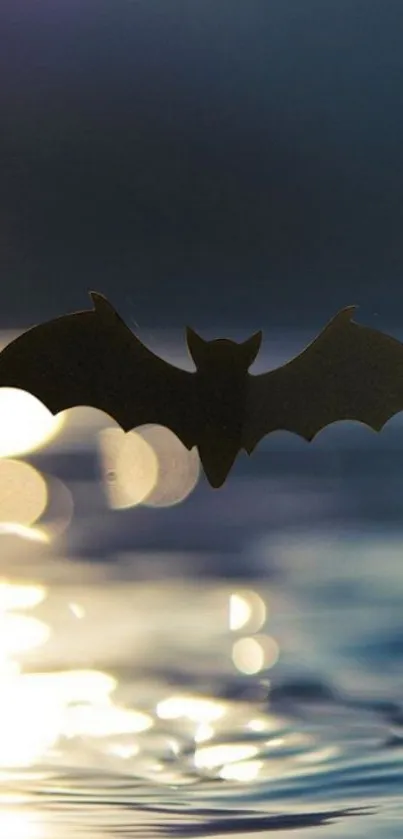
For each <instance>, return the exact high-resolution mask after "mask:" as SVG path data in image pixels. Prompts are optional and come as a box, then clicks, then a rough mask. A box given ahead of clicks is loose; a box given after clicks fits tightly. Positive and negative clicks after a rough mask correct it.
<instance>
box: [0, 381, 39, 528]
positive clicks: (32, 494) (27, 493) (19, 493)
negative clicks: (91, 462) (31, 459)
mask: <svg viewBox="0 0 403 839" xmlns="http://www.w3.org/2000/svg"><path fill="white" fill-rule="evenodd" d="M0 393H1V388H0ZM47 500H48V491H47V486H46V481H45V479H44V478H43V476H42V475H41V474H40V472H38V470H37V469H34V467H33V466H30V465H29V463H24V462H23V461H20V460H0V521H2V522H13V523H14V522H16V523H19V524H23V525H30V524H33V523H34V522H35V521H36V520H37V519H38V518H39V516H40V515H41V514H42V513H43V511H44V509H45V507H46V504H47Z"/></svg>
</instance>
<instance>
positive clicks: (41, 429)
mask: <svg viewBox="0 0 403 839" xmlns="http://www.w3.org/2000/svg"><path fill="white" fill-rule="evenodd" d="M64 423H65V417H64V415H63V414H58V415H57V416H56V417H54V416H53V414H51V412H50V411H49V410H48V409H47V408H46V407H45V405H43V404H42V402H40V401H39V399H36V397H35V396H32V395H31V394H30V393H26V391H24V390H17V389H15V388H8V387H3V388H0V457H15V456H17V455H22V454H27V452H32V451H35V450H36V449H39V448H40V447H41V446H43V445H44V444H45V443H48V442H49V441H50V440H51V439H52V438H53V437H55V435H56V434H58V433H59V431H61V429H62V427H63V425H64Z"/></svg>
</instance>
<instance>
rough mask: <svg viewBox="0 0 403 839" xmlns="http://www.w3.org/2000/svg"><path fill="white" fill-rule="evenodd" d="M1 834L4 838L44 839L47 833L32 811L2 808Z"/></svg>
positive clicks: (0, 819)
mask: <svg viewBox="0 0 403 839" xmlns="http://www.w3.org/2000/svg"><path fill="white" fill-rule="evenodd" d="M0 836H1V837H2V839H44V836H45V834H44V830H43V827H41V825H40V824H39V823H38V821H37V820H36V819H34V816H33V815H32V814H31V813H26V812H19V811H18V810H0Z"/></svg>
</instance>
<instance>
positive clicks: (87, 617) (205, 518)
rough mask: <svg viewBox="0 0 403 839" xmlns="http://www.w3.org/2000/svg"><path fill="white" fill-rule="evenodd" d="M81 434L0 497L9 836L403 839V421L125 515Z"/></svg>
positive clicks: (271, 455) (264, 460) (279, 445)
mask: <svg viewBox="0 0 403 839" xmlns="http://www.w3.org/2000/svg"><path fill="white" fill-rule="evenodd" d="M69 423H70V424H69ZM69 423H68V424H67V425H66V428H65V429H64V431H63V433H62V434H60V435H59V437H57V438H55V439H54V440H53V441H52V442H49V444H48V445H45V446H44V447H43V448H42V449H41V450H40V451H39V452H37V453H35V454H32V455H30V454H27V455H25V456H22V457H20V458H17V462H18V463H19V464H21V463H23V464H25V463H30V464H31V465H32V466H33V472H35V474H36V475H37V476H42V478H43V479H44V480H45V481H46V484H47V487H48V493H49V498H48V507H47V511H45V512H43V511H42V512H41V514H40V515H39V516H37V517H36V518H37V521H36V522H35V523H33V519H35V516H34V514H33V513H32V512H31V513H30V514H29V515H30V522H29V523H28V522H26V521H25V520H24V518H23V516H22V515H21V516H20V518H18V516H19V512H18V511H19V505H20V507H21V504H22V499H23V497H25V496H24V493H25V494H26V493H27V486H28V487H29V486H30V484H29V481H30V480H31V478H29V480H28V473H26V477H24V476H22V473H20V474H19V475H18V479H19V480H20V481H22V484H23V485H22V484H21V488H20V489H19V492H18V493H16V491H15V490H13V492H11V490H10V486H11V484H10V483H8V484H7V486H8V487H9V492H8V496H7V497H6V493H5V492H4V491H3V495H2V497H1V498H0V501H1V503H0V511H1V509H2V507H1V504H3V508H4V505H6V506H7V505H8V506H7V509H8V510H10V509H13V510H14V509H15V510H16V511H17V512H16V518H17V521H16V522H14V524H13V527H11V524H12V523H10V522H6V525H7V526H4V527H3V533H2V535H1V536H0V539H1V542H0V548H1V556H0V573H1V576H2V583H1V585H0V682H1V691H0V767H1V768H0V771H1V781H2V783H1V787H0V796H1V802H0V836H1V837H3V836H4V837H5V839H48V837H52V838H53V837H55V836H57V837H58V839H69V837H79V839H80V837H86V839H109V837H130V836H141V837H164V836H165V837H206V836H210V837H221V836H222V837H224V836H228V835H238V836H240V837H248V836H250V837H252V836H257V835H259V834H261V835H267V834H268V833H270V832H271V831H282V835H283V836H285V837H287V836H290V837H291V836H293V837H294V836H299V835H301V836H304V837H316V836H317V835H323V836H340V837H346V836H347V837H349V836H351V837H356V836H357V837H377V839H378V837H379V836H382V837H387V839H389V837H390V839H392V838H393V837H400V836H401V819H402V816H403V805H402V801H403V797H402V784H403V700H402V695H403V691H402V689H403V619H402V614H403V562H402V555H403V533H402V529H401V516H402V512H403V484H402V478H401V475H400V471H401V470H400V463H399V447H400V446H401V442H400V439H401V419H400V418H399V417H397V418H396V419H395V420H393V421H392V422H391V423H390V424H389V426H388V427H387V428H386V429H385V431H384V433H383V434H382V435H380V436H379V437H378V436H375V435H373V434H372V433H371V432H369V431H368V430H367V429H363V428H360V427H356V426H354V427H352V426H350V425H348V426H347V425H345V426H344V425H343V426H340V425H339V426H337V427H334V428H331V429H328V431H327V432H325V433H324V434H323V435H321V436H320V437H319V438H318V441H317V443H316V444H313V445H312V446H307V445H306V444H305V443H304V442H303V441H299V440H298V439H296V438H292V437H291V436H290V435H284V436H282V435H279V436H278V435H277V436H276V435H273V437H272V438H271V439H269V440H268V441H267V442H266V444H265V445H264V446H263V447H262V449H261V450H260V451H259V452H258V453H257V454H256V456H255V457H254V458H252V459H251V460H250V461H249V460H247V459H246V458H245V459H242V460H240V463H239V464H238V466H237V468H236V469H235V472H234V474H233V476H232V477H231V478H230V480H229V482H228V484H227V485H226V486H225V487H224V488H223V490H220V491H219V492H214V491H212V490H210V489H209V488H208V487H207V486H206V485H205V483H204V482H203V481H202V480H201V481H199V483H198V484H197V486H196V487H195V488H194V489H193V490H192V492H191V493H190V494H189V495H188V497H187V498H186V500H184V501H183V502H182V503H177V504H175V506H168V507H158V506H157V507H155V506H154V507H146V506H141V505H140V506H135V507H129V508H128V509H123V507H124V505H123V504H122V509H116V506H118V505H115V509H113V504H112V501H111V499H112V500H113V498H116V493H115V495H114V496H113V498H112V496H111V493H110V486H109V488H108V485H107V481H108V480H109V479H110V474H111V471H112V472H113V469H112V470H111V469H110V463H109V462H108V464H109V465H108V464H107V467H105V463H102V456H101V455H102V452H101V453H100V441H101V439H102V435H101V437H99V436H98V432H99V430H100V428H101V426H102V427H104V426H105V424H107V421H106V419H105V417H102V418H100V417H99V415H98V414H97V412H90V414H88V412H87V413H86V412H80V411H78V412H73V413H69ZM101 430H102V429H101ZM73 432H74V433H73ZM109 456H111V455H110V452H109V454H108V457H109ZM4 464H6V466H7V464H9V461H4V462H3V465H4ZM4 468H6V467H5V466H4ZM7 468H8V467H7ZM9 468H10V469H14V467H12V464H11V466H10V467H9ZM105 470H106V472H105ZM106 473H107V474H106ZM1 474H2V473H1V472H0V478H1ZM5 474H6V473H5V472H4V475H5ZM7 474H8V473H7ZM10 474H11V472H10ZM14 474H16V473H14V472H13V475H14ZM24 475H25V473H24ZM108 476H109V478H108ZM31 477H32V479H33V480H34V477H33V473H32V475H31ZM22 478H24V480H22ZM7 480H8V481H9V478H7ZM13 480H14V478H13ZM192 480H194V476H193V478H192ZM32 486H33V489H32V490H31V497H30V500H29V503H30V504H31V507H29V510H31V509H33V506H32V505H33V503H34V502H33V500H32V498H33V497H34V498H35V499H36V502H37V501H38V498H39V495H40V493H39V484H38V486H37V487H36V486H34V485H32ZM164 492H165V494H164V493H161V491H160V496H159V497H160V498H165V500H166V498H167V490H166V491H164ZM170 492H171V493H172V487H171V488H170ZM16 499H17V500H16ZM24 503H26V504H28V502H27V501H24ZM13 504H14V507H13ZM24 509H25V515H26V516H27V515H28V513H27V512H26V510H27V509H28V508H24ZM10 515H11V514H10ZM2 519H3V520H4V519H5V515H3V516H2ZM42 536H43V537H44V538H42ZM45 537H46V538H45Z"/></svg>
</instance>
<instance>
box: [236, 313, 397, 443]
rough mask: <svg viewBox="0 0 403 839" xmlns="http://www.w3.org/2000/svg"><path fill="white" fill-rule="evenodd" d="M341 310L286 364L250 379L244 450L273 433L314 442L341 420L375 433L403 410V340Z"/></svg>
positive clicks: (251, 376)
mask: <svg viewBox="0 0 403 839" xmlns="http://www.w3.org/2000/svg"><path fill="white" fill-rule="evenodd" d="M354 309H355V307H354V306H349V307H348V308H346V309H343V310H342V311H341V312H339V313H338V314H337V315H336V317H334V318H333V319H332V320H331V321H330V323H329V324H328V325H327V326H326V327H325V329H324V330H323V331H322V332H321V333H320V335H319V336H318V337H317V338H316V339H315V340H314V341H313V342H312V343H311V344H310V345H309V346H308V347H307V349H306V350H304V352H302V353H301V354H300V355H298V356H297V357H296V358H294V359H293V360H292V361H290V362H288V364H284V366H283V367H279V368H278V369H277V370H273V371H271V372H269V373H265V374H263V375H257V376H253V375H250V376H249V378H248V396H247V402H246V413H247V416H246V423H245V433H244V448H245V449H246V451H247V452H249V453H250V452H251V451H252V450H253V449H254V448H255V446H256V445H257V443H258V442H259V440H261V438H262V437H264V436H265V435H266V434H269V433H270V432H271V431H276V430H284V431H291V432H293V433H294V434H299V435H300V436H301V437H304V438H305V440H308V441H310V440H312V439H313V438H314V437H315V435H316V434H318V432H319V431H320V430H321V429H322V428H325V426H327V425H330V424H331V423H333V422H336V421H338V420H356V421H358V422H361V423H364V424H366V425H368V426H370V427H371V428H373V429H374V431H380V429H381V428H382V426H383V425H384V424H385V423H386V422H387V420H388V419H390V418H391V417H392V416H393V415H394V414H396V413H398V412H399V411H403V344H402V343H400V341H397V340H396V339H395V338H392V337H390V336H389V335H384V334H383V333H382V332H378V331H377V330H376V329H370V328H368V327H366V326H362V325H361V324H358V323H355V322H354V321H352V319H351V318H352V314H353V311H354Z"/></svg>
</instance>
